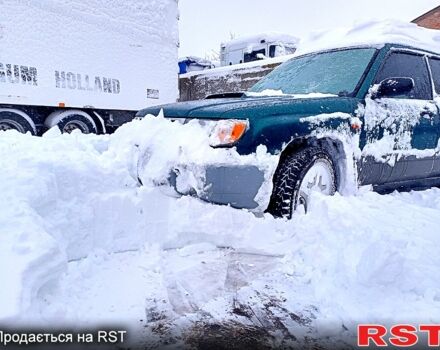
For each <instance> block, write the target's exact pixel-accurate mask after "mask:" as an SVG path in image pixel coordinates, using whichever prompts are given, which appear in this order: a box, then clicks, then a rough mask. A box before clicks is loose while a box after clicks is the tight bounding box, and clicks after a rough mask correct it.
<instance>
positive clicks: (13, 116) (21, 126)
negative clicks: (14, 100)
mask: <svg viewBox="0 0 440 350" xmlns="http://www.w3.org/2000/svg"><path fill="white" fill-rule="evenodd" d="M6 130H16V131H18V132H21V133H22V134H26V133H28V132H30V133H31V135H35V134H36V128H35V124H34V123H33V122H32V121H31V119H30V118H29V117H28V116H27V115H26V114H24V113H23V112H21V111H18V110H17V111H15V110H6V109H4V110H0V131H6Z"/></svg>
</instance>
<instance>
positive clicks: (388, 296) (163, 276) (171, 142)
mask: <svg viewBox="0 0 440 350" xmlns="http://www.w3.org/2000/svg"><path fill="white" fill-rule="evenodd" d="M371 27H373V28H371ZM374 28H378V29H380V30H382V32H384V33H385V34H384V35H385V36H386V35H387V34H388V37H390V38H391V37H394V38H396V40H401V41H405V42H408V40H409V42H411V40H412V39H416V40H415V41H413V42H414V43H417V42H418V41H419V40H418V39H417V38H418V37H423V36H425V34H426V33H428V32H426V31H423V33H425V34H421V35H419V34H420V33H421V32H420V33H419V29H418V28H417V27H415V26H413V25H406V24H405V25H403V24H395V23H393V22H388V23H385V24H377V23H369V24H364V25H359V26H357V27H356V28H355V29H350V30H348V29H347V30H338V31H336V34H338V33H339V34H340V38H342V39H344V38H345V39H347V40H346V41H344V40H342V39H341V40H339V39H338V40H339V43H342V44H343V43H345V42H350V44H355V43H356V42H358V43H363V44H365V43H366V40H369V39H366V37H365V35H364V34H363V32H362V30H363V29H374ZM403 29H405V30H406V31H407V33H409V32H411V33H415V34H414V36H411V35H409V36H408V35H406V34H402V33H403ZM370 37H371V34H370ZM373 37H376V36H373ZM335 38H336V39H337V35H336V36H333V37H331V38H330V39H331V40H330V39H328V36H325V35H323V34H322V35H315V47H316V46H319V48H321V49H322V48H326V47H327V46H326V45H327V44H328V46H333V45H334V43H335V42H338V40H336V39H335ZM383 38H384V36H382V37H381V38H379V39H380V40H382V39H383ZM411 38H412V39H411ZM422 39H423V38H422ZM425 41H426V42H428V46H431V44H432V45H434V44H435V45H438V42H439V37H438V34H434V33H433V32H432V31H429V33H428V34H426V40H425ZM312 46H313V45H311V46H307V45H303V46H301V47H302V48H303V51H301V49H300V50H299V52H298V54H300V53H301V52H304V51H306V50H308V47H312ZM212 74H215V70H213V72H212ZM367 107H368V106H367ZM370 107H371V106H370ZM372 110H373V111H374V109H372ZM367 112H368V111H367ZM333 117H338V118H340V117H343V118H345V117H347V118H348V116H344V115H342V116H341V115H338V116H335V115H323V116H319V117H317V118H315V119H309V120H308V122H311V123H312V124H313V125H315V126H316V127H317V129H316V132H318V133H319V132H325V130H319V124H320V122H322V121H323V120H325V119H326V118H333ZM370 117H371V118H373V117H376V115H375V114H374V113H371V114H368V113H367V115H366V120H365V121H366V123H367V124H368V123H369V121H374V120H373V119H368V118H370ZM391 117H393V116H391ZM350 118H351V117H350ZM353 119H355V118H353ZM382 122H384V123H388V122H392V121H389V120H382ZM367 126H368V125H367ZM209 127H210V126H209V125H205V126H200V125H199V124H198V123H188V124H185V125H181V124H179V123H172V122H170V121H167V120H165V119H163V118H156V119H152V118H146V119H144V120H141V121H139V120H135V121H133V122H131V123H129V124H126V125H124V126H123V127H122V128H120V129H118V131H117V132H116V133H115V134H113V135H110V136H109V135H105V136H97V135H81V134H78V133H74V134H71V135H60V134H59V132H58V131H57V130H55V129H52V130H50V131H49V132H48V133H46V135H44V136H43V137H42V138H36V137H30V136H29V135H21V134H18V133H16V132H13V131H9V132H1V133H0V169H2V171H1V172H0V281H1V283H2V284H1V288H0V325H1V326H3V325H8V326H14V325H18V326H34V327H36V328H45V329H46V328H51V327H53V326H54V325H56V326H57V327H64V326H65V327H68V326H80V327H82V328H84V327H91V328H94V327H96V326H97V325H103V324H108V325H113V324H115V325H116V324H117V325H118V326H121V325H122V326H123V327H126V328H128V329H129V336H130V339H131V340H139V339H142V340H143V341H145V342H146V341H147V340H148V344H146V345H158V344H160V343H162V344H163V343H164V342H166V341H168V342H170V341H171V344H172V345H173V344H174V345H179V344H181V342H186V343H190V344H194V342H195V343H197V342H198V341H200V337H201V336H200V334H204V335H205V336H206V335H207V334H209V329H210V328H209V325H214V324H222V325H223V326H224V329H225V334H224V335H225V337H227V334H228V327H233V328H234V327H235V328H234V329H237V328H241V329H244V330H247V331H249V332H250V333H252V332H254V334H258V335H259V337H260V336H261V335H263V336H265V337H266V341H267V342H269V343H271V344H272V345H292V344H296V343H297V342H298V341H305V342H312V343H313V339H317V338H322V337H327V338H326V339H327V341H328V342H329V343H330V344H332V343H334V342H337V341H341V340H342V341H347V342H351V341H352V340H353V339H354V336H355V334H356V325H357V323H359V322H369V323H374V322H380V323H388V324H392V323H402V322H403V323H404V322H409V323H411V322H415V323H422V322H424V323H438V322H440V319H439V318H440V317H439V315H440V312H439V311H440V310H439V309H440V287H439V286H440V283H439V282H440V281H439V279H440V277H438V274H437V267H438V265H439V262H440V261H439V260H440V257H439V254H438V251H439V248H440V243H439V240H438V237H437V235H438V231H439V230H438V227H439V226H440V190H439V189H431V190H427V191H423V192H411V193H393V194H391V195H387V196H381V195H378V194H376V193H373V192H371V191H370V190H369V189H368V188H361V189H359V190H355V189H353V188H352V189H351V190H350V189H349V190H347V191H344V196H341V195H339V194H336V195H335V196H333V197H322V196H319V195H316V196H315V197H314V200H313V202H312V203H311V208H310V211H309V213H308V214H307V215H303V214H300V213H295V214H294V216H293V218H292V220H291V221H284V220H281V219H278V220H277V219H274V218H272V217H271V216H270V215H267V214H265V215H255V214H253V213H250V212H247V211H245V210H236V209H232V208H229V207H225V206H223V207H222V206H216V205H212V204H208V203H204V202H202V201H200V200H198V199H196V198H191V197H179V196H177V195H176V194H175V192H174V191H173V190H172V189H170V188H169V186H167V185H166V178H167V174H168V172H169V170H170V169H171V168H173V167H175V166H177V167H179V166H182V165H189V166H190V168H191V169H190V170H191V172H189V173H188V177H187V182H188V183H189V184H191V185H194V184H197V179H196V177H197V176H194V177H193V178H191V176H190V175H191V174H193V175H194V174H196V175H197V166H196V165H197V164H198V163H206V162H208V161H209V162H215V163H222V162H225V161H228V162H239V163H247V164H254V163H258V164H259V165H260V166H262V167H265V169H266V170H267V171H268V173H270V172H271V171H273V168H274V165H276V158H275V159H274V158H273V157H271V156H270V155H268V154H267V153H266V152H265V149H264V147H260V148H259V150H258V152H257V154H255V155H251V156H247V157H239V156H238V154H237V153H236V152H235V151H234V150H233V149H232V150H219V149H218V150H213V149H211V148H210V147H209V137H208V134H207V133H206V131H207V130H206V129H207V128H209ZM389 146H390V145H389V144H388V143H387V144H386V145H384V147H383V149H388V148H389ZM403 146H405V145H403ZM403 146H402V147H403ZM387 147H388V148H387ZM373 148H374V147H373ZM403 148H405V147H403ZM375 149H376V150H377V148H375ZM404 150H405V149H404ZM352 151H355V150H352ZM367 151H368V148H367ZM410 151H414V150H410ZM355 154H356V153H355ZM357 155H359V154H357ZM181 170H183V171H184V168H182V169H181ZM138 178H139V179H141V180H142V183H143V186H139V181H138ZM267 180H269V179H267ZM268 183H270V181H268ZM180 185H181V186H184V185H185V184H180ZM201 190H202V189H201ZM268 191H270V186H269V185H268V186H267V187H266V188H265V189H264V191H263V192H265V193H268ZM262 194H264V193H260V194H259V195H262ZM214 329H217V328H214ZM255 332H256V333H255ZM329 347H330V348H331V345H330V346H329Z"/></svg>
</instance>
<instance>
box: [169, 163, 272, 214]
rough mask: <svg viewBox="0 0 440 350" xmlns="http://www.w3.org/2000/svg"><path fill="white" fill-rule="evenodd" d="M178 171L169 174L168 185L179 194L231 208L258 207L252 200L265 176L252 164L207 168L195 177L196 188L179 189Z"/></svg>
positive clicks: (254, 198)
mask: <svg viewBox="0 0 440 350" xmlns="http://www.w3.org/2000/svg"><path fill="white" fill-rule="evenodd" d="M181 175H182V172H181V171H180V170H179V169H175V170H174V171H173V172H172V173H171V174H170V178H169V181H170V184H171V185H172V186H173V187H174V188H175V190H176V191H177V192H178V193H180V194H183V195H187V194H190V195H196V196H197V197H199V198H200V199H203V200H205V201H208V202H211V203H215V204H225V205H230V206H232V207H234V208H243V209H256V208H258V207H261V203H259V202H258V201H257V199H256V197H258V194H259V191H260V189H261V188H262V186H263V184H264V183H265V176H264V175H265V174H264V172H263V171H262V170H260V169H259V168H258V167H257V166H253V165H235V166H232V165H209V166H206V167H205V168H204V170H203V174H202V176H199V177H198V180H197V181H196V182H197V185H196V186H193V187H191V186H190V187H186V188H184V189H183V190H182V188H181V187H180V186H179V185H178V183H179V176H181Z"/></svg>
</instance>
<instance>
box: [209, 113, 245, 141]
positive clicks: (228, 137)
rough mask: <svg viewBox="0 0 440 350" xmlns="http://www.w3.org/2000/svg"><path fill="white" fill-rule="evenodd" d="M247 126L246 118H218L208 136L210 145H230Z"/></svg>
mask: <svg viewBox="0 0 440 350" xmlns="http://www.w3.org/2000/svg"><path fill="white" fill-rule="evenodd" d="M248 128H249V122H248V121H247V120H237V119H225V120H219V121H218V122H217V123H216V124H215V126H214V128H213V130H212V132H211V135H210V136H209V144H210V145H211V146H212V147H221V146H232V145H234V144H235V143H236V142H237V141H238V140H240V138H241V137H242V136H243V135H244V133H245V132H246V130H247V129H248Z"/></svg>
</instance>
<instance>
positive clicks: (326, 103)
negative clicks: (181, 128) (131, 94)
mask: <svg viewBox="0 0 440 350" xmlns="http://www.w3.org/2000/svg"><path fill="white" fill-rule="evenodd" d="M347 99H351V98H347V97H338V96H334V97H333V96H331V97H315V98H304V97H300V98H297V97H294V96H270V97H266V96H265V97H250V96H246V95H244V96H242V97H239V98H213V99H205V100H197V101H188V102H177V103H171V104H166V105H161V106H155V107H149V108H145V109H143V110H141V111H139V112H138V114H137V116H138V117H143V116H145V115H147V114H153V115H158V114H159V112H160V110H163V112H164V116H165V117H167V118H199V119H227V118H237V119H246V118H250V117H256V116H269V115H286V114H290V115H291V114H298V115H307V114H309V115H316V114H320V113H331V112H333V111H334V110H333V108H332V106H333V105H335V104H336V103H338V102H341V101H342V100H347Z"/></svg>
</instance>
